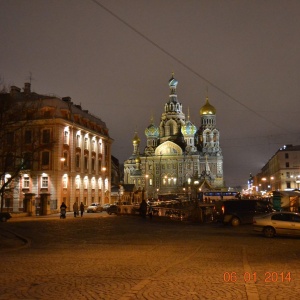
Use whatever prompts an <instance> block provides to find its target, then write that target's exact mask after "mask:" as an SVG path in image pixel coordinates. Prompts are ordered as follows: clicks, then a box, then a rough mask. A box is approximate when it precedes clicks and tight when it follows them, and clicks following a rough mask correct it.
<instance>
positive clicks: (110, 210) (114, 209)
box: [106, 204, 118, 215]
mask: <svg viewBox="0 0 300 300" xmlns="http://www.w3.org/2000/svg"><path fill="white" fill-rule="evenodd" d="M106 211H107V213H108V214H109V215H111V214H117V213H118V206H117V205H114V204H113V205H110V207H108V208H107V209H106Z"/></svg>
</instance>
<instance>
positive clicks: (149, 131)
mask: <svg viewBox="0 0 300 300" xmlns="http://www.w3.org/2000/svg"><path fill="white" fill-rule="evenodd" d="M145 135H146V137H147V138H158V137H159V128H158V127H157V126H155V125H154V123H153V117H152V118H151V124H150V125H149V126H148V127H147V128H146V129H145Z"/></svg>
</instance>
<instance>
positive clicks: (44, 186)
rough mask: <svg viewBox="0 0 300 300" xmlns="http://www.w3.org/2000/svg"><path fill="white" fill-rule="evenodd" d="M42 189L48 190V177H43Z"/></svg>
mask: <svg viewBox="0 0 300 300" xmlns="http://www.w3.org/2000/svg"><path fill="white" fill-rule="evenodd" d="M42 188H48V176H42Z"/></svg>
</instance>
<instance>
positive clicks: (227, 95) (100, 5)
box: [91, 0, 292, 133]
mask: <svg viewBox="0 0 300 300" xmlns="http://www.w3.org/2000/svg"><path fill="white" fill-rule="evenodd" d="M91 1H92V2H94V3H95V4H96V5H98V6H99V7H100V8H102V9H103V10H105V11H106V12H107V13H109V14H110V15H112V16H113V17H114V18H116V19H117V20H118V21H120V22H121V23H123V24H124V25H125V26H126V27H128V28H129V29H131V30H132V31H133V32H135V33H136V34H138V35H139V36H140V37H142V38H143V39H144V40H146V41H147V42H149V43H150V44H151V45H153V46H154V47H155V48H157V49H159V50H160V51H161V52H163V53H164V54H166V55H167V56H169V57H171V58H172V59H173V60H175V61H176V62H177V63H178V64H180V65H181V66H183V67H184V68H186V69H187V70H188V71H190V72H191V73H193V74H194V75H196V76H197V77H199V78H201V79H202V80H203V81H205V82H206V83H208V84H209V85H210V86H212V87H213V88H215V89H216V90H218V91H219V92H221V93H222V94H224V95H225V96H226V97H227V98H229V99H231V100H232V101H234V102H236V103H238V104H239V105H241V106H243V107H244V108H246V109H247V110H248V111H250V112H252V113H253V114H254V115H256V116H258V117H259V118H261V119H263V120H264V121H266V122H267V123H270V124H272V125H274V126H275V127H277V128H279V129H282V130H283V131H285V132H289V133H292V132H291V131H289V130H288V129H286V128H284V127H281V126H280V125H278V124H277V123H276V122H273V121H271V120H268V119H267V118H265V116H264V115H262V114H260V113H259V112H257V111H256V110H254V109H252V108H251V107H249V106H247V105H246V104H244V103H242V102H241V101H239V100H238V99H237V98H235V97H233V96H232V95H230V94H229V93H228V92H226V91H225V90H224V89H222V88H220V87H219V86H218V85H216V84H215V83H213V82H212V81H210V80H209V79H207V78H206V77H204V76H203V75H201V74H200V73H198V72H197V71H195V70H194V69H193V68H192V67H190V66H188V65H187V64H186V63H184V62H183V61H182V60H180V59H179V58H177V57H176V56H175V55H173V54H172V53H170V52H169V51H167V50H166V49H164V48H163V47H162V46H160V45H159V44H157V43H156V42H154V41H153V40H152V39H150V38H149V37H147V36H146V35H145V34H143V33H142V32H141V31H139V30H138V29H136V28H135V27H134V26H132V25H131V24H129V23H128V22H127V21H125V20H124V19H122V18H121V17H120V16H118V15H117V14H116V13H114V12H113V11H111V10H110V9H108V8H107V7H106V6H104V5H103V4H102V3H101V2H100V1H99V0H91Z"/></svg>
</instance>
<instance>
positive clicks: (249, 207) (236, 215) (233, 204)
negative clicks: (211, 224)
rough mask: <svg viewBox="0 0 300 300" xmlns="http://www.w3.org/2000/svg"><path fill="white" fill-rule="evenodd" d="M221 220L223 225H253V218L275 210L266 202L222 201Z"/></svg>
mask: <svg viewBox="0 0 300 300" xmlns="http://www.w3.org/2000/svg"><path fill="white" fill-rule="evenodd" d="M221 209H222V211H221V214H220V215H219V218H221V220H222V221H223V223H224V224H225V225H226V224H231V225H232V226H239V225H240V224H251V223H252V222H253V217H255V216H259V215H265V214H267V213H270V212H273V211H274V210H273V208H272V206H271V205H270V203H269V202H268V201H265V200H226V201H222V208H221Z"/></svg>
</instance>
